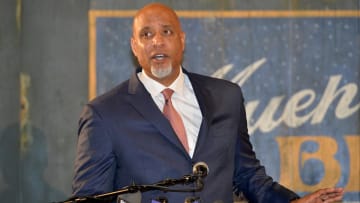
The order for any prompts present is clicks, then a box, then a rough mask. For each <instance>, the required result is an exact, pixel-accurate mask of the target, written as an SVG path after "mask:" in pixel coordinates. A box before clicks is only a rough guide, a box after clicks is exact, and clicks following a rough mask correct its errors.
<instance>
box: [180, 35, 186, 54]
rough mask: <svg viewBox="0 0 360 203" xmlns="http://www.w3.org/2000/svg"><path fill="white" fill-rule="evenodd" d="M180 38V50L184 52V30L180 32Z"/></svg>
mask: <svg viewBox="0 0 360 203" xmlns="http://www.w3.org/2000/svg"><path fill="white" fill-rule="evenodd" d="M180 39H181V43H182V47H183V48H182V49H183V50H182V51H183V52H184V51H185V42H186V41H185V40H186V34H185V32H181V34H180Z"/></svg>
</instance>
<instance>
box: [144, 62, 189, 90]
mask: <svg viewBox="0 0 360 203" xmlns="http://www.w3.org/2000/svg"><path fill="white" fill-rule="evenodd" d="M137 74H138V77H139V80H140V81H141V82H142V83H143V85H144V86H145V88H146V90H147V91H148V92H149V93H150V94H151V96H153V97H156V96H158V95H161V96H162V94H161V91H163V90H164V89H165V88H170V89H172V90H174V93H175V94H178V95H179V96H183V95H184V86H185V74H184V72H183V71H182V68H180V72H179V75H178V77H177V78H176V79H175V81H174V82H173V83H171V85H169V86H168V87H166V86H164V85H162V84H161V83H159V82H157V81H156V80H153V79H152V78H150V77H149V76H148V75H147V74H146V73H145V71H141V72H139V73H137Z"/></svg>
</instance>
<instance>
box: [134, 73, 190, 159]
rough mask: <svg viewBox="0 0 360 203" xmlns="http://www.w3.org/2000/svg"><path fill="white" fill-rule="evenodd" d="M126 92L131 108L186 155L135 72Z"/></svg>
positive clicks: (169, 125)
mask: <svg viewBox="0 0 360 203" xmlns="http://www.w3.org/2000/svg"><path fill="white" fill-rule="evenodd" d="M128 92H129V96H128V101H129V103H130V104H131V105H132V106H133V108H134V109H136V111H138V112H139V113H140V114H141V115H142V116H143V117H144V119H146V120H147V121H148V122H150V123H151V124H152V125H154V126H155V127H156V128H157V129H158V130H159V131H160V133H161V134H163V135H164V136H165V137H166V138H167V139H168V140H169V142H170V143H171V144H173V145H175V146H176V147H177V148H179V149H180V150H182V151H183V153H184V154H186V155H188V154H187V152H186V151H185V149H184V147H183V146H182V144H181V143H180V141H179V139H178V138H177V135H176V134H175V132H174V130H173V129H172V127H171V124H170V122H169V121H168V120H167V119H166V118H165V117H164V115H163V114H162V112H161V111H160V110H159V108H158V107H157V105H156V104H155V102H154V101H153V99H152V97H151V95H150V93H149V92H148V91H147V90H146V89H145V87H144V85H143V84H142V83H141V82H140V81H139V79H138V77H137V74H136V73H135V74H133V75H132V76H131V78H130V80H129V89H128Z"/></svg>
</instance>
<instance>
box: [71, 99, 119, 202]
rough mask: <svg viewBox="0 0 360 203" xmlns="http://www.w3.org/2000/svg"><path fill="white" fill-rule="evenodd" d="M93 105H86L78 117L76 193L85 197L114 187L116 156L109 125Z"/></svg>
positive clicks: (77, 195) (74, 184)
mask: <svg viewBox="0 0 360 203" xmlns="http://www.w3.org/2000/svg"><path fill="white" fill-rule="evenodd" d="M105 125H106V122H104V120H103V118H102V117H101V115H100V114H99V113H98V112H96V111H95V110H94V108H93V107H92V106H91V105H89V104H88V105H87V106H85V108H84V110H83V112H82V114H81V116H80V120H79V130H78V142H77V151H76V158H75V173H74V178H73V182H72V188H73V194H72V195H73V196H74V197H82V196H89V195H95V194H101V193H105V192H109V191H112V190H113V188H114V183H113V180H114V173H115V172H114V171H115V166H116V163H115V159H114V154H113V151H112V144H111V140H110V138H109V133H108V128H107V127H106V126H105Z"/></svg>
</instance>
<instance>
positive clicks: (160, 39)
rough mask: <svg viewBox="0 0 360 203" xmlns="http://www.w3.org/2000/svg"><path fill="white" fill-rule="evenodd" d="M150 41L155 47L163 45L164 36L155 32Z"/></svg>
mask: <svg viewBox="0 0 360 203" xmlns="http://www.w3.org/2000/svg"><path fill="white" fill-rule="evenodd" d="M152 43H153V45H154V46H155V47H159V46H163V45H164V37H163V36H162V35H161V34H156V35H155V36H154V37H153V39H152Z"/></svg>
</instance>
